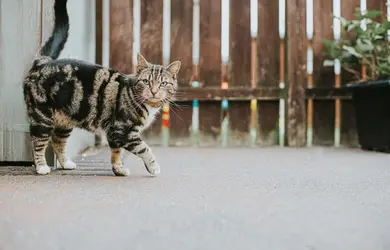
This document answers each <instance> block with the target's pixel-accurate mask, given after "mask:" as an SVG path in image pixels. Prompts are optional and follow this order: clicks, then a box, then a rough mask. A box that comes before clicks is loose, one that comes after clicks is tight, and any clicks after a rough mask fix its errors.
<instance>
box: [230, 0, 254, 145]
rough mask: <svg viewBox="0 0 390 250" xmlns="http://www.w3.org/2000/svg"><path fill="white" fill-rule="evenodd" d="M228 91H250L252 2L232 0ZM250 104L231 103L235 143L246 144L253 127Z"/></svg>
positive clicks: (248, 0) (232, 129)
mask: <svg viewBox="0 0 390 250" xmlns="http://www.w3.org/2000/svg"><path fill="white" fill-rule="evenodd" d="M229 29H230V53H229V54H230V61H229V73H228V79H229V80H228V82H229V88H234V87H246V88H250V87H251V34H250V0H230V27H229ZM249 111H250V102H248V101H245V102H232V101H230V102H229V125H230V130H231V131H230V137H231V140H230V141H231V142H232V143H237V144H243V143H244V144H246V143H247V141H248V135H249V134H248V132H249V125H250V113H249Z"/></svg>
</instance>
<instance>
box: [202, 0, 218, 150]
mask: <svg viewBox="0 0 390 250" xmlns="http://www.w3.org/2000/svg"><path fill="white" fill-rule="evenodd" d="M199 8H200V58H199V81H200V82H201V83H202V84H204V87H212V86H213V87H220V85H221V1H220V0H200V1H199ZM220 114H221V103H220V102H202V103H200V107H199V137H200V145H216V143H217V140H218V138H219V133H220V128H221V115H220Z"/></svg>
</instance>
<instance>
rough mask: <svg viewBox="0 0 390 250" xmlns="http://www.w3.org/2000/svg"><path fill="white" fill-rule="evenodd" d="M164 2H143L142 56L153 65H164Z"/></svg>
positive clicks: (143, 0) (144, 0)
mask: <svg viewBox="0 0 390 250" xmlns="http://www.w3.org/2000/svg"><path fill="white" fill-rule="evenodd" d="M162 10H163V1H162V0H159V1H156V0H142V1H141V54H142V55H143V56H144V57H145V58H146V60H148V61H149V62H151V63H156V64H157V63H162V28H163V27H162V24H163V18H162Z"/></svg>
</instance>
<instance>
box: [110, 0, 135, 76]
mask: <svg viewBox="0 0 390 250" xmlns="http://www.w3.org/2000/svg"><path fill="white" fill-rule="evenodd" d="M132 3H133V1H129V0H115V1H110V67H113V68H115V69H117V70H119V71H121V72H123V73H127V74H130V73H132V72H133V62H132V59H133V7H132V5H133V4H132Z"/></svg>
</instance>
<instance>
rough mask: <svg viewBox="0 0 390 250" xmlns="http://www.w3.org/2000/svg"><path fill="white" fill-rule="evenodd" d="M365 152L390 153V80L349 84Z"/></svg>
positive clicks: (360, 142)
mask: <svg viewBox="0 0 390 250" xmlns="http://www.w3.org/2000/svg"><path fill="white" fill-rule="evenodd" d="M343 88H346V89H348V90H349V91H350V92H351V93H352V97H353V103H354V106H355V114H356V123H357V124H356V125H357V132H358V138H359V144H360V146H361V148H362V149H363V150H369V151H377V152H385V153H390V80H377V81H367V82H362V83H352V84H347V85H345V86H344V87H343Z"/></svg>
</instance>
